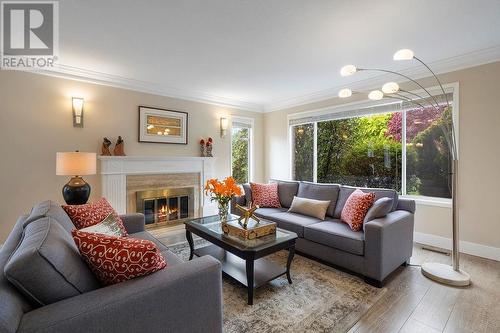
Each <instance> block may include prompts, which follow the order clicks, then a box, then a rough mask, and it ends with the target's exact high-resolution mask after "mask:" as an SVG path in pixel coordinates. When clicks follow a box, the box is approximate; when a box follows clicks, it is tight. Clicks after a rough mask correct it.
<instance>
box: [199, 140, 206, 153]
mask: <svg viewBox="0 0 500 333" xmlns="http://www.w3.org/2000/svg"><path fill="white" fill-rule="evenodd" d="M200 155H201V157H205V140H203V139H201V140H200Z"/></svg>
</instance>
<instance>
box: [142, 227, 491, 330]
mask: <svg viewBox="0 0 500 333" xmlns="http://www.w3.org/2000/svg"><path fill="white" fill-rule="evenodd" d="M149 231H150V232H151V233H152V234H153V235H154V236H155V237H157V238H158V239H160V240H161V241H162V242H163V243H164V244H165V245H172V244H176V243H179V242H184V241H186V238H185V232H184V229H183V228H176V229H175V230H167V229H165V228H159V229H153V230H149ZM460 258H461V267H462V268H463V269H464V270H465V271H467V272H468V273H469V274H470V275H471V277H472V285H471V286H470V287H467V288H453V287H448V286H444V285H441V284H439V283H436V282H433V281H431V280H429V279H427V278H426V277H424V276H423V275H422V273H421V272H420V267H418V265H420V264H422V263H423V262H426V261H434V262H442V263H449V262H450V261H451V259H450V257H449V256H448V255H446V254H442V253H437V252H433V251H429V250H426V249H423V248H422V246H420V245H418V244H415V246H414V251H413V257H412V258H411V265H412V266H408V267H400V268H399V269H398V271H397V272H396V273H395V274H393V275H392V277H391V278H390V280H389V281H388V282H387V284H386V286H385V287H386V288H387V292H386V293H385V294H384V296H382V298H381V299H380V300H379V301H378V302H377V303H376V304H375V305H374V306H373V307H372V308H371V309H370V310H368V312H367V313H366V314H365V315H364V316H363V317H362V318H361V320H359V321H358V322H357V323H356V324H355V325H354V327H352V328H351V330H349V333H364V332H370V333H375V332H384V333H388V332H402V333H403V332H404V333H417V332H422V333H424V332H425V333H437V332H445V333H455V332H457V333H461V332H464V333H465V332H467V333H482V332H484V333H492V332H500V262H498V261H493V260H488V259H482V258H478V257H474V256H470V255H465V254H462V255H461V257H460Z"/></svg>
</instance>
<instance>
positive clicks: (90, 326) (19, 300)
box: [0, 201, 222, 333]
mask: <svg viewBox="0 0 500 333" xmlns="http://www.w3.org/2000/svg"><path fill="white" fill-rule="evenodd" d="M122 219H123V221H124V224H125V227H126V229H127V232H128V233H129V234H130V236H131V237H134V238H140V239H148V240H151V241H153V242H155V243H156V244H157V245H158V247H159V248H160V249H161V251H162V254H163V256H164V258H165V259H166V261H167V265H168V266H167V267H166V268H165V269H163V270H161V271H158V272H156V273H153V274H151V275H148V276H145V277H140V278H136V279H132V280H129V281H125V282H122V283H118V284H115V285H111V286H107V287H99V288H97V289H95V290H92V291H88V292H85V293H80V294H78V295H76V296H73V297H70V298H66V299H63V300H60V301H57V302H54V303H51V304H48V305H45V306H36V305H34V304H33V302H32V301H30V300H29V297H25V296H24V295H23V294H22V293H20V292H19V289H18V288H16V287H14V285H12V284H11V282H10V281H9V280H7V278H6V276H5V274H4V269H5V267H6V265H7V262H8V261H9V260H10V258H11V257H14V256H15V254H13V253H14V252H17V251H16V248H18V244H20V241H21V239H22V238H23V237H26V236H25V234H26V233H29V232H31V231H30V230H31V229H33V227H30V224H31V223H37V222H36V221H37V220H38V221H40V220H42V222H44V223H48V224H51V223H52V224H51V225H52V227H53V229H57V230H60V232H70V230H71V229H72V228H74V227H73V225H72V223H71V220H70V219H69V217H68V215H66V213H65V212H64V210H63V209H62V208H61V207H60V206H59V205H58V204H56V203H53V202H50V201H45V202H43V203H41V204H38V205H36V206H35V207H33V209H32V212H31V214H30V216H21V217H20V218H19V220H18V221H17V223H16V225H15V227H14V229H13V230H12V232H11V233H10V235H9V236H8V238H7V240H6V242H5V243H4V245H3V247H2V248H1V250H0V269H1V274H0V333H14V332H71V333H77V332H222V300H221V292H222V275H221V266H220V263H219V262H218V261H217V260H215V259H213V258H212V257H210V256H205V257H201V258H196V259H194V260H192V261H189V262H182V261H181V260H180V259H179V258H178V257H176V256H175V255H174V254H173V253H172V252H170V251H169V250H167V248H166V247H165V246H164V245H163V244H161V243H159V242H158V241H157V240H156V239H155V238H153V237H152V236H151V235H150V234H149V233H148V232H146V231H145V230H144V216H143V215H142V214H130V215H123V216H122ZM42 222H39V223H42ZM54 223H58V224H59V225H54ZM60 226H62V228H60ZM56 227H57V228H56ZM61 230H62V231H61ZM23 231H24V232H23ZM70 237H71V236H70ZM66 239H67V238H66ZM51 248H52V249H53V248H54V246H51ZM55 248H56V249H57V248H58V247H55ZM60 248H61V250H60V251H56V256H59V258H58V260H64V256H65V255H67V254H65V252H64V251H66V250H67V248H68V246H67V243H66V245H64V244H61V247H60ZM66 268H68V267H67V265H66ZM24 269H26V271H27V272H28V274H32V277H33V278H32V280H33V281H34V283H40V284H42V283H44V282H43V281H44V279H43V277H42V276H40V274H38V273H39V272H37V270H36V267H24ZM26 271H25V272H26ZM73 278H78V276H74V277H73ZM56 280H57V279H55V280H54V279H51V280H49V281H51V283H56V282H55V281H56ZM52 281H54V282H52ZM49 296H50V295H49Z"/></svg>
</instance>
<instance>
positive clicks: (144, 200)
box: [136, 187, 194, 226]
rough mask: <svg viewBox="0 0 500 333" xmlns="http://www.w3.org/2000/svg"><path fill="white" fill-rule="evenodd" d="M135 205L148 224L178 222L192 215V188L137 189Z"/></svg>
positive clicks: (173, 223) (172, 223) (171, 223)
mask: <svg viewBox="0 0 500 333" xmlns="http://www.w3.org/2000/svg"><path fill="white" fill-rule="evenodd" d="M136 207H137V212H138V213H143V214H144V216H145V218H146V224H147V225H148V226H153V225H158V224H161V225H175V224H180V223H182V222H183V221H184V220H185V219H188V218H193V217H194V188H193V187H187V188H183V187H180V188H164V189H155V190H146V191H137V192H136Z"/></svg>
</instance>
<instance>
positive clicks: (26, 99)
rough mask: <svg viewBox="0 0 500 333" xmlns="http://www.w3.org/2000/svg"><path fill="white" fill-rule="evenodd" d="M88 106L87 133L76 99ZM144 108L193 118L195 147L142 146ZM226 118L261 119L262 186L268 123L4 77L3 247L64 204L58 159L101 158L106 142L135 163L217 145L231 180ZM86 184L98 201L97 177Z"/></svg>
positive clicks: (0, 94)
mask: <svg viewBox="0 0 500 333" xmlns="http://www.w3.org/2000/svg"><path fill="white" fill-rule="evenodd" d="M72 96H82V97H84V98H85V115H84V124H85V127H84V128H74V127H73V125H72V114H71V97H72ZM138 105H146V106H152V107H159V108H166V109H173V110H179V111H187V112H189V129H188V130H189V144H188V145H187V146H186V145H173V144H157V143H139V142H138V139H137V138H138V108H137V107H138ZM221 115H238V116H245V117H251V118H254V122H255V123H254V124H255V135H254V138H255V144H254V156H255V158H254V162H255V163H254V173H253V175H254V179H255V180H256V181H262V180H263V163H262V161H263V133H262V129H263V116H262V114H259V113H253V112H245V111H240V110H235V109H228V108H223V107H218V106H214V105H209V104H203V103H197V102H190V101H185V100H180V99H174V98H167V97H162V96H155V95H151V94H145V93H139V92H134V91H129V90H124V89H118V88H112V87H107V86H102V85H95V84H89V83H83V82H78V81H73V80H66V79H59V78H54V77H49V76H43V75H35V74H31V73H23V72H14V71H0V135H1V139H0V142H1V146H0V156H1V157H0V158H1V159H2V161H1V164H0V165H1V168H0V212H1V213H0V214H1V220H0V244H1V243H3V241H4V240H5V238H6V237H7V235H8V233H9V231H10V230H11V228H12V226H13V224H14V223H15V221H16V219H17V217H18V216H19V215H20V214H22V213H26V212H29V209H30V207H31V206H32V205H33V203H35V202H37V201H41V200H44V199H53V200H56V201H58V202H62V197H61V188H62V186H63V185H64V184H65V183H66V182H67V181H68V177H61V176H56V175H55V156H56V152H58V151H73V150H76V149H78V150H80V151H95V152H98V151H100V145H101V142H102V138H103V137H104V136H106V137H108V138H111V139H112V140H113V141H116V138H117V137H118V135H121V136H122V137H123V139H124V140H125V151H126V153H127V154H128V155H166V156H199V149H198V141H199V139H200V138H202V137H204V138H206V137H209V136H211V137H212V138H213V139H214V150H213V153H214V156H216V158H217V161H216V170H217V171H216V174H217V176H218V177H225V176H227V175H229V174H230V159H229V156H230V154H229V152H230V137H229V136H227V137H226V138H224V139H221V138H220V135H219V118H220V116H221ZM85 179H86V180H87V181H88V182H89V183H90V185H91V186H92V198H96V197H98V196H99V195H100V192H101V189H100V182H99V178H98V176H88V177H85Z"/></svg>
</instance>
